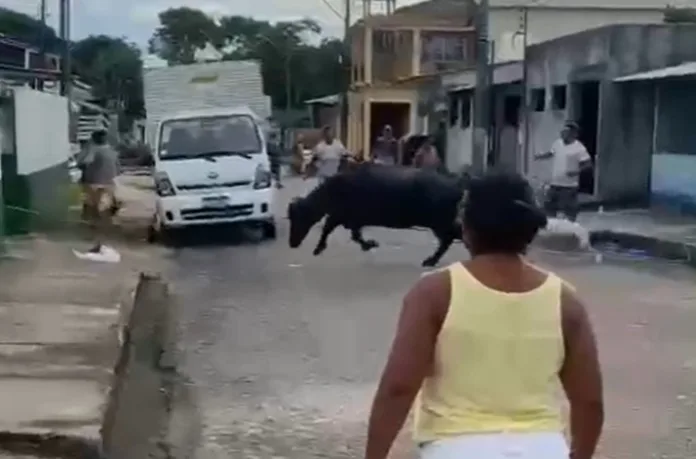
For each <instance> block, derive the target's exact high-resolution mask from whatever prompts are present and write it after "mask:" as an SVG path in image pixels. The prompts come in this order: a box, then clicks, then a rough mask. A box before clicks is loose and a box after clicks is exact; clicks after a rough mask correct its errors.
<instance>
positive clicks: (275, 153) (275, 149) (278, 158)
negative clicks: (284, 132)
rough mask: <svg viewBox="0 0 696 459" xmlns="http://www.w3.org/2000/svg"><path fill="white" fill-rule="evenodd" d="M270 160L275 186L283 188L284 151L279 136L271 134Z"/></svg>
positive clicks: (269, 139) (269, 144) (269, 143)
mask: <svg viewBox="0 0 696 459" xmlns="http://www.w3.org/2000/svg"><path fill="white" fill-rule="evenodd" d="M267 148H268V159H269V161H270V163H271V174H272V175H273V179H274V180H275V186H276V188H277V189H281V188H283V177H282V175H283V174H282V161H283V149H282V147H281V146H280V141H279V139H278V136H277V134H275V133H274V134H270V135H269V136H268V147H267Z"/></svg>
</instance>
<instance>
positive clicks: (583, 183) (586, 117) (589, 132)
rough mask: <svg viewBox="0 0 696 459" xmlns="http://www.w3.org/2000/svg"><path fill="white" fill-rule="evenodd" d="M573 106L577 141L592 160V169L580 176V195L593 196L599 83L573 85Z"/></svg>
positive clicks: (595, 169) (595, 174) (589, 82)
mask: <svg viewBox="0 0 696 459" xmlns="http://www.w3.org/2000/svg"><path fill="white" fill-rule="evenodd" d="M573 86H574V88H573V99H574V100H573V105H574V118H575V122H577V123H578V126H580V135H579V140H580V142H582V144H583V145H584V146H585V148H587V152H588V153H589V154H590V157H591V158H592V164H593V166H594V167H593V168H592V169H591V170H587V171H585V172H582V173H581V174H580V189H579V191H580V193H584V194H590V195H594V194H595V180H596V176H597V172H596V171H597V134H598V132H599V97H600V89H599V81H584V82H581V83H575V84H574V85H573Z"/></svg>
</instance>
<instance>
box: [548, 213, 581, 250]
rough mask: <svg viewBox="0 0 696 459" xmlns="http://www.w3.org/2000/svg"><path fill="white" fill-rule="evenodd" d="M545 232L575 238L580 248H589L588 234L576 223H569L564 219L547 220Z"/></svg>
mask: <svg viewBox="0 0 696 459" xmlns="http://www.w3.org/2000/svg"><path fill="white" fill-rule="evenodd" d="M546 231H548V232H549V233H554V234H563V235H569V236H575V238H576V239H577V240H578V244H579V246H580V248H582V249H587V248H589V247H590V232H589V231H588V230H587V228H585V227H583V226H582V225H581V224H579V223H577V222H571V221H570V220H568V219H565V218H549V221H548V224H547V225H546Z"/></svg>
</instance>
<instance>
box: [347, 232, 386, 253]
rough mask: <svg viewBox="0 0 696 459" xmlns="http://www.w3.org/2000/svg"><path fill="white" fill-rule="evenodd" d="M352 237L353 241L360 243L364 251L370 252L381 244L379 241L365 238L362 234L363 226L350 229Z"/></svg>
mask: <svg viewBox="0 0 696 459" xmlns="http://www.w3.org/2000/svg"><path fill="white" fill-rule="evenodd" d="M350 238H351V240H352V241H353V242H355V243H357V244H358V245H360V248H361V249H363V251H364V252H368V251H370V250H372V249H376V248H377V247H379V244H378V243H377V241H375V240H373V239H367V240H366V239H364V238H363V235H362V228H354V229H351V230H350Z"/></svg>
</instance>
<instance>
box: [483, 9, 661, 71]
mask: <svg viewBox="0 0 696 459" xmlns="http://www.w3.org/2000/svg"><path fill="white" fill-rule="evenodd" d="M568 1H569V2H570V0H568ZM530 3H531V2H530ZM539 3H542V4H543V3H544V0H539ZM662 8H663V5H662V2H660V1H657V0H656V1H655V9H654V10H647V9H642V10H630V9H615V10H611V9H606V8H602V9H598V8H594V9H592V8H584V9H579V8H573V9H570V8H561V7H559V8H543V7H541V6H538V7H532V8H530V9H529V16H528V28H529V44H530V45H531V44H534V43H539V42H542V41H547V40H551V39H553V38H558V37H560V36H563V35H570V34H573V33H577V32H581V31H583V30H589V29H594V28H597V27H602V26H606V25H611V24H653V23H655V24H659V23H662V11H661V10H662ZM521 26H522V12H521V10H519V9H513V8H492V9H491V16H490V32H491V38H492V39H493V40H495V51H496V61H508V60H519V59H521V58H522V56H523V52H522V42H523V39H522V37H521V36H520V35H517V38H516V39H515V38H513V37H515V32H517V31H521Z"/></svg>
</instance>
